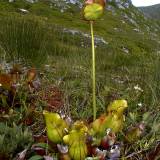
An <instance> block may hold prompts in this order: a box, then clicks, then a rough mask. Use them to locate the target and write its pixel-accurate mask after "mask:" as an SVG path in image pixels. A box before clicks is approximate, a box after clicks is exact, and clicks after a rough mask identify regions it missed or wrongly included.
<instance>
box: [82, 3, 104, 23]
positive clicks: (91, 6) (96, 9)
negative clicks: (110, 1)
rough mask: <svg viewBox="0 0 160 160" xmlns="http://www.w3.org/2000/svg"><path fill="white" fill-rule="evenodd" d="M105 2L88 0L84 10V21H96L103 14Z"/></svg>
mask: <svg viewBox="0 0 160 160" xmlns="http://www.w3.org/2000/svg"><path fill="white" fill-rule="evenodd" d="M105 4H106V1H105V0H86V1H85V6H84V9H83V16H84V19H85V20H87V21H95V20H97V19H98V18H100V17H101V16H102V14H103V11H104V7H105Z"/></svg>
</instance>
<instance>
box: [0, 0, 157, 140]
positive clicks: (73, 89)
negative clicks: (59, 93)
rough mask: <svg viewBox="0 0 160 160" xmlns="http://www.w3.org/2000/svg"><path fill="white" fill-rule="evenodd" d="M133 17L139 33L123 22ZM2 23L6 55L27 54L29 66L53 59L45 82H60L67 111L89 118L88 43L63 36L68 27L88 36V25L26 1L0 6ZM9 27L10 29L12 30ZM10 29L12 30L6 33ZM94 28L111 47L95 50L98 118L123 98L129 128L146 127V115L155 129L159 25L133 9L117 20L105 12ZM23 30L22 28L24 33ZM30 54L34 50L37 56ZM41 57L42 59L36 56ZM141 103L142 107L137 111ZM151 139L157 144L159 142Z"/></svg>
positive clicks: (120, 12) (118, 15) (69, 14)
mask: <svg viewBox="0 0 160 160" xmlns="http://www.w3.org/2000/svg"><path fill="white" fill-rule="evenodd" d="M17 8H26V9H28V10H29V11H30V13H29V14H28V15H21V14H20V13H19V12H18V10H17ZM131 11H132V13H134V15H135V16H134V19H135V21H136V22H137V24H138V27H136V26H134V25H133V24H131V23H129V22H128V21H126V20H125V19H124V18H123V17H122V15H123V14H124V13H126V14H127V15H128V16H131ZM0 20H1V24H3V25H1V27H0V29H1V31H2V32H0V33H1V38H0V42H1V43H0V44H1V46H2V47H3V48H4V50H5V51H6V52H7V53H10V54H11V53H12V54H15V52H16V53H18V55H19V56H21V54H23V55H24V56H25V58H26V59H27V58H30V57H32V58H31V59H30V60H31V61H32V60H33V58H34V57H40V58H41V56H44V55H48V56H49V59H47V61H46V63H47V64H50V69H49V71H50V72H47V73H46V74H47V77H46V78H47V79H49V81H52V82H54V83H55V84H59V82H62V83H60V84H61V85H60V87H61V88H62V89H63V90H64V92H65V93H66V94H65V95H66V103H67V102H68V103H67V104H66V106H67V107H68V108H69V110H70V111H71V114H72V115H73V116H75V117H76V118H77V117H78V118H83V117H84V118H85V117H88V115H91V112H92V110H91V102H90V101H91V84H90V59H91V56H90V48H89V47H88V46H90V39H87V38H85V37H83V36H81V35H77V36H76V35H75V36H73V35H70V34H66V33H64V32H62V29H63V27H67V28H70V29H77V30H80V31H83V32H84V33H89V25H88V23H87V22H85V21H83V20H82V19H81V16H80V14H79V11H78V10H77V8H72V10H68V11H66V12H65V13H61V12H60V11H59V10H58V9H57V8H52V9H51V8H49V7H48V5H47V4H45V3H36V4H33V5H30V4H28V3H22V1H19V2H17V3H14V4H8V3H6V2H1V3H0ZM121 20H124V21H125V23H124V24H123V23H122V21H121ZM10 23H11V24H12V25H8V24H10ZM17 24H19V26H18V25H17ZM6 25H7V26H14V27H11V28H10V27H8V28H6ZM3 26H4V27H3ZM37 26H38V27H37ZM94 27H95V33H96V35H99V36H102V37H103V38H104V39H105V40H106V41H107V42H109V45H106V46H99V47H97V49H96V53H97V62H96V63H97V68H96V69H97V106H98V112H99V113H100V112H101V111H102V110H103V111H104V109H105V106H106V104H107V103H108V102H109V101H110V100H112V98H115V97H117V98H125V99H127V100H128V102H129V106H130V107H129V110H128V112H129V114H128V117H127V122H128V123H136V122H139V121H142V117H143V114H145V113H146V111H148V112H151V113H152V116H153V115H155V116H156V117H157V119H155V125H156V124H157V123H159V121H160V120H159V118H158V117H159V115H158V114H157V112H156V111H157V106H159V104H160V101H159V99H158V97H159V96H160V88H159V86H160V85H159V82H160V77H159V75H160V73H159V70H158V68H159V67H160V64H159V55H157V51H159V43H158V41H159V30H156V29H155V28H157V25H156V22H153V21H150V20H146V19H145V18H144V17H143V15H142V14H141V13H139V12H138V11H137V9H136V8H134V7H133V8H131V9H130V10H125V11H123V10H119V9H117V10H116V15H113V14H112V13H111V12H110V11H106V12H105V14H104V17H103V20H99V21H97V22H96V23H95V26H94ZM16 28H18V30H16ZM20 28H22V30H21V32H20ZM115 28H117V29H118V30H116V29H115ZM135 28H138V29H140V30H141V32H135V31H134V30H133V29H135ZM147 28H149V29H147ZM23 30H25V32H23ZM3 31H4V32H3ZM30 31H33V32H30ZM34 31H35V32H34ZM3 33H4V34H3ZM14 33H15V34H14ZM20 33H23V34H20ZM24 33H30V34H24ZM35 33H36V34H35ZM13 35H14V36H15V37H14V38H13ZM39 36H41V38H42V40H43V41H42V40H41V39H40V41H37V40H39ZM2 37H3V39H2ZM7 37H8V38H7ZM17 37H18V38H17ZM33 37H34V38H33ZM16 38H17V41H16V44H15V39H16ZM6 39H7V40H6ZM30 40H31V41H30ZM35 41H36V43H35ZM41 41H42V42H41ZM2 42H3V43H2ZM22 42H23V43H22ZM31 42H32V43H31ZM80 42H83V43H84V44H85V47H82V46H81V45H80ZM17 44H19V45H17ZM87 44H88V45H87ZM13 46H16V48H14V47H13ZM17 46H18V47H17ZM39 46H44V47H43V48H41V47H39ZM36 47H37V48H36ZM123 47H125V48H127V49H128V50H129V53H128V54H127V53H124V51H123ZM28 48H33V49H34V48H35V50H29V49H28ZM12 49H13V50H12ZM22 51H23V52H22ZM31 53H32V56H31V55H30V54H31ZM38 54H41V56H37V55H38ZM41 60H42V61H43V60H44V59H42V58H41ZM69 64H71V65H69ZM42 69H43V68H42ZM137 84H138V85H139V86H140V87H141V88H142V89H143V92H137V91H136V90H134V86H136V85H137ZM139 103H142V107H138V104H139ZM68 108H67V109H68ZM153 108H155V112H154V111H153ZM139 113H141V114H139ZM147 123H148V126H150V123H151V122H150V119H148V120H147ZM150 132H154V129H150ZM150 132H149V133H150ZM147 136H148V135H147ZM149 138H153V139H155V137H149ZM142 143H145V141H144V142H142Z"/></svg>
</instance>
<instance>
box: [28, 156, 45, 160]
mask: <svg viewBox="0 0 160 160" xmlns="http://www.w3.org/2000/svg"><path fill="white" fill-rule="evenodd" d="M42 159H43V157H42V156H39V155H35V156H32V157H31V158H30V159H29V160H42Z"/></svg>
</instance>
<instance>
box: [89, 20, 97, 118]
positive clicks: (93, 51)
mask: <svg viewBox="0 0 160 160" xmlns="http://www.w3.org/2000/svg"><path fill="white" fill-rule="evenodd" d="M90 27H91V39H92V94H93V95H92V103H93V104H92V105H93V120H95V119H96V112H97V109H96V59H95V46H94V32H93V21H90Z"/></svg>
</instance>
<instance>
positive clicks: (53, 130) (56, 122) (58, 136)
mask: <svg viewBox="0 0 160 160" xmlns="http://www.w3.org/2000/svg"><path fill="white" fill-rule="evenodd" d="M43 115H44V117H45V121H46V126H47V136H48V139H49V140H50V141H52V142H53V143H56V144H58V143H61V142H62V141H63V136H64V135H65V134H66V132H65V130H66V129H68V125H67V123H66V122H65V120H63V119H62V118H61V117H60V115H59V114H58V113H51V112H48V111H43Z"/></svg>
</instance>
